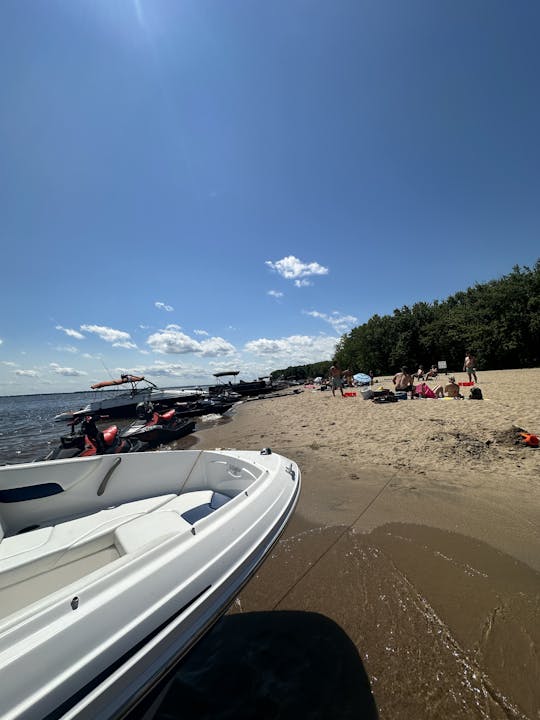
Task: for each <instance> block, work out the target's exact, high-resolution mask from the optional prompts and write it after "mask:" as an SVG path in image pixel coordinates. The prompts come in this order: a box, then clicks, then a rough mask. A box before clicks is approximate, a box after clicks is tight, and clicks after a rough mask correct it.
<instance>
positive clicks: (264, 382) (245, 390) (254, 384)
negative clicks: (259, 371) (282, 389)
mask: <svg viewBox="0 0 540 720" xmlns="http://www.w3.org/2000/svg"><path fill="white" fill-rule="evenodd" d="M239 374H240V371H239V370H226V371H223V372H217V373H214V377H215V378H216V379H217V381H218V384H217V385H210V387H209V388H208V393H209V395H210V397H212V396H213V395H222V394H223V393H224V392H227V391H229V392H234V393H237V394H238V395H240V396H242V397H248V396H253V395H264V394H265V393H269V392H272V391H273V390H274V387H273V385H272V381H271V379H270V378H267V377H264V378H259V379H258V380H252V381H251V382H246V381H245V380H238V381H237V382H234V383H233V382H232V381H230V380H229V382H228V383H225V382H224V381H223V380H222V378H226V377H232V378H236V377H237V376H238V375H239Z"/></svg>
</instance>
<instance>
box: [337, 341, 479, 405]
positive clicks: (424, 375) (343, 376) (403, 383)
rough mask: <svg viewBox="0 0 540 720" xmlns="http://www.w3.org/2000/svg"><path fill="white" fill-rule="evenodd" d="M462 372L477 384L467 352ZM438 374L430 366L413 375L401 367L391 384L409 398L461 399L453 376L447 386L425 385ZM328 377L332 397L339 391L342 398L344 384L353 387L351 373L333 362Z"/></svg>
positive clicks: (433, 367) (371, 375)
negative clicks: (416, 382)
mask: <svg viewBox="0 0 540 720" xmlns="http://www.w3.org/2000/svg"><path fill="white" fill-rule="evenodd" d="M463 372H466V373H467V375H468V378H469V381H470V382H472V381H473V378H474V382H475V383H477V382H478V377H477V375H476V358H475V357H474V355H473V354H472V353H471V352H469V351H467V353H466V354H465V360H464V362H463ZM438 374H439V370H438V368H437V366H436V365H432V366H431V369H430V370H428V371H427V372H424V366H423V365H420V366H419V367H418V370H417V371H416V372H415V373H413V374H411V373H410V371H409V369H408V367H406V366H403V367H402V368H401V371H400V372H398V373H396V374H395V375H394V377H393V378H392V382H393V384H394V388H395V390H396V392H406V393H408V394H409V395H410V397H415V396H416V397H423V398H443V397H449V398H461V397H463V396H462V395H461V393H460V387H459V385H458V383H457V382H456V378H455V377H454V376H453V375H451V376H450V377H449V378H448V384H447V385H442V384H438V385H435V387H433V388H432V387H430V386H429V385H428V384H427V382H426V380H434V379H435V378H437V376H438ZM329 376H330V377H329V384H330V387H331V389H332V395H333V396H334V397H335V395H336V390H339V391H340V393H341V396H342V397H343V385H344V384H345V385H348V386H349V387H352V386H353V385H354V378H353V374H352V372H351V371H350V370H348V369H347V370H343V371H342V370H341V369H340V367H339V364H338V363H337V362H334V363H333V364H332V366H331V367H330V371H329ZM369 376H370V378H371V384H373V379H374V375H373V371H372V370H370V371H369ZM415 381H418V384H415Z"/></svg>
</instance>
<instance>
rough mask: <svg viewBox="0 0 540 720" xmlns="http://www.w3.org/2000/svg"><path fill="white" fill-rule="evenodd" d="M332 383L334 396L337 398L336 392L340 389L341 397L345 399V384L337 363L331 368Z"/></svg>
mask: <svg viewBox="0 0 540 720" xmlns="http://www.w3.org/2000/svg"><path fill="white" fill-rule="evenodd" d="M330 383H331V385H332V395H333V396H334V397H335V396H336V390H337V389H338V388H339V392H340V393H341V397H343V387H342V385H343V383H342V380H341V370H340V369H339V365H338V364H337V363H336V364H335V365H332V367H331V368H330Z"/></svg>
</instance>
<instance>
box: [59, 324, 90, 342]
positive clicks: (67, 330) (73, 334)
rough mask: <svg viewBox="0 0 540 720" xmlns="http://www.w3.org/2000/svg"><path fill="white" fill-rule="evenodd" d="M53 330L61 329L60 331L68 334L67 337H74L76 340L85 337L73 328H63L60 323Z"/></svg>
mask: <svg viewBox="0 0 540 720" xmlns="http://www.w3.org/2000/svg"><path fill="white" fill-rule="evenodd" d="M55 330H61V331H62V332H65V333H66V335H69V337H72V338H75V339H76V340H84V339H85V337H84V335H83V334H82V333H80V332H79V331H78V330H73V329H72V328H65V327H62V326H61V325H57V326H56V328H55Z"/></svg>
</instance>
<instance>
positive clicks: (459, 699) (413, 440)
mask: <svg viewBox="0 0 540 720" xmlns="http://www.w3.org/2000/svg"><path fill="white" fill-rule="evenodd" d="M464 379H466V378H465V377H464V376H463V377H458V380H464ZM479 379H480V387H481V388H482V390H483V393H484V396H485V400H483V401H481V402H480V401H479V402H476V401H468V400H467V401H439V400H414V401H402V402H399V403H396V404H388V405H376V404H374V403H371V402H368V401H363V400H362V399H361V398H360V396H359V395H358V396H357V397H352V398H344V399H343V398H341V397H335V398H334V397H332V395H331V393H330V392H320V391H315V392H312V391H308V390H306V391H305V392H303V393H301V394H298V395H290V396H287V397H277V398H273V399H265V400H258V401H255V402H246V403H244V404H242V405H241V406H240V407H239V409H238V410H237V412H236V414H235V417H234V419H233V420H232V421H230V422H223V423H220V424H218V425H216V426H214V427H213V428H211V429H209V430H204V431H202V432H199V433H197V440H198V442H197V444H196V446H195V447H197V448H201V449H206V448H216V447H220V448H233V447H234V448H238V449H260V448H263V447H271V448H272V449H273V450H274V451H275V452H279V453H282V454H284V455H286V456H288V457H291V458H292V459H294V460H295V461H296V462H297V463H298V464H299V466H300V468H301V470H302V481H303V487H302V495H301V499H300V502H299V504H298V507H297V510H296V513H295V516H294V517H293V519H292V520H291V522H290V524H289V526H288V528H287V530H286V531H285V534H284V536H283V537H282V540H281V541H280V543H279V544H278V545H277V546H276V548H275V550H274V552H273V553H272V555H271V557H270V558H269V559H268V560H267V561H266V562H265V563H264V565H263V566H262V568H261V570H260V571H259V573H258V574H257V575H256V576H255V577H254V578H253V579H252V581H251V582H250V583H249V585H247V586H246V588H245V589H244V590H243V591H242V593H241V595H240V597H239V598H238V599H237V601H236V602H235V604H234V605H233V607H232V608H231V610H230V614H229V616H227V617H226V618H224V619H223V620H222V621H220V622H219V623H218V624H217V625H216V627H215V628H214V630H213V631H212V632H211V633H210V634H209V635H208V636H207V638H204V639H203V641H202V642H201V643H200V645H199V646H198V648H196V653H197V654H195V653H194V654H192V656H190V657H189V658H188V660H187V662H186V664H185V669H184V670H183V671H181V673H180V674H179V675H178V678H177V686H176V691H175V698H176V701H179V702H182V703H185V702H186V698H188V699H190V702H192V705H190V706H189V707H190V708H191V711H192V713H193V715H194V716H196V717H220V718H221V717H224V718H225V717H246V718H247V717H268V718H278V717H279V718H281V717H291V718H293V717H294V718H302V717H310V718H311V717H313V718H339V717H366V718H367V717H373V716H374V715H373V712H374V711H373V708H372V707H371V705H370V701H369V691H368V692H367V694H366V692H365V689H366V683H365V677H366V674H367V678H368V681H369V685H370V687H371V690H372V692H373V696H374V699H375V704H376V708H377V712H378V715H379V717H380V718H385V719H388V720H402V719H403V720H412V719H413V718H455V719H458V720H459V719H465V718H467V719H468V718H493V719H498V718H501V719H502V718H529V719H530V720H533V719H534V718H538V717H540V683H539V681H538V679H539V678H540V659H539V657H540V622H539V621H540V472H539V465H540V450H533V449H531V448H528V447H525V446H523V445H520V444H516V437H517V436H516V430H515V427H514V426H515V425H519V426H520V427H522V428H524V429H527V430H529V431H532V432H536V433H538V432H540V413H539V411H538V407H537V397H538V387H539V385H540V369H534V370H516V371H498V372H489V373H487V372H486V373H479ZM382 385H383V386H385V387H391V385H390V384H389V381H388V379H384V380H383V382H382ZM271 611H272V612H271ZM275 611H282V612H280V613H276V612H275ZM237 617H239V618H240V619H238V620H234V621H233V618H237ZM299 617H302V618H306V621H305V623H302V622H300V621H299ZM277 618H279V629H277V628H276V623H277V622H278V620H277ZM314 618H319V619H321V618H322V619H323V620H324V621H325V622H327V623H328V624H327V625H324V628H325V629H324V632H320V633H318V631H317V628H318V624H317V622H315V621H314ZM310 622H311V624H310ZM234 623H236V625H234V628H235V629H233V630H232V631H231V624H234ZM242 623H243V624H242ZM330 628H331V630H330ZM230 632H233V634H234V633H235V632H236V633H240V635H241V637H243V638H244V640H245V644H244V645H243V646H242V642H241V641H240V640H238V642H237V645H235V652H234V653H231V652H227V651H226V650H225V649H224V648H225V645H227V648H228V650H229V651H230V649H231V642H227V643H226V642H225V638H227V637H229V636H228V635H227V633H230ZM340 633H344V634H345V636H346V637H347V638H348V639H349V640H350V641H351V643H352V645H353V646H354V648H355V650H356V655H355V659H354V662H353V660H352V659H351V658H352V655H350V653H349V654H347V652H345V651H344V650H343V651H342V650H339V651H338V650H337V648H338V647H341V645H340V644H339V642H338V640H336V638H337V637H338V636H339V634H340ZM234 636H235V637H236V635H234ZM314 636H315V637H319V641H320V642H319V645H318V646H317V645H316V644H315V645H316V646H314V643H313V637H314ZM254 638H256V640H254ZM283 638H289V640H290V641H289V642H288V643H287V642H285V641H284V640H283ZM216 643H217V645H219V644H220V643H221V645H222V651H223V653H225V656H224V657H225V658H226V661H225V660H224V658H223V657H222V661H223V662H220V661H219V658H217V657H216V655H214V654H213V652H211V651H210V649H211V648H212V647H214V646H215V644H216ZM336 643H337V644H336ZM317 647H319V648H320V650H319V651H318V650H317ZM330 648H334V650H335V651H336V654H334V655H332V651H331V650H330ZM343 653H344V654H343ZM321 654H324V656H325V658H326V661H323V659H322V658H321V657H320V655H321ZM329 654H330V657H333V660H332V663H331V665H332V667H335V664H336V663H337V664H338V665H339V663H340V662H342V664H343V667H342V670H343V673H345V675H344V677H346V678H347V680H346V682H345V684H344V685H342V684H340V682H339V680H338V679H337V675H336V673H333V672H328V668H327V665H328V662H327V660H328V656H329ZM203 658H206V660H204V659H203ZM209 658H212V660H211V661H210V659H209ZM300 658H303V661H306V659H307V660H309V662H308V665H307V667H309V668H311V674H309V673H308V672H307V671H306V677H305V678H302V682H303V685H302V683H298V682H297V683H296V685H295V686H294V689H292V688H291V687H290V686H289V685H290V677H289V676H288V674H287V672H286V671H283V670H280V669H279V668H280V667H282V668H283V667H284V668H291V667H297V666H298V663H299V662H300ZM339 658H341V660H340V659H339ZM345 658H348V659H347V660H345ZM190 663H191V664H190ZM223 663H225V664H226V665H227V667H228V672H229V674H230V676H231V678H232V677H238V676H241V675H242V674H243V673H245V670H246V664H247V665H249V667H250V668H251V673H250V674H249V678H251V679H250V682H249V683H248V686H247V687H239V686H238V683H237V682H236V683H232V686H234V688H235V694H237V693H238V692H240V693H241V694H242V693H243V695H242V696H243V704H242V708H243V710H242V712H239V711H238V712H237V714H236V715H229V714H227V712H228V710H226V708H229V709H230V707H232V705H231V703H232V702H233V701H232V697H231V698H230V699H229V700H227V696H226V695H225V697H224V698H223V702H222V703H220V705H222V712H223V714H219V713H217V711H216V708H215V707H214V709H213V710H211V711H210V710H209V711H208V714H206V715H205V711H204V708H203V705H204V703H203V701H202V700H201V698H202V697H203V696H204V697H207V695H205V693H204V692H203V691H202V690H201V688H202V687H206V685H205V683H210V685H208V687H211V683H212V678H214V679H215V672H216V671H215V668H218V667H219V668H221V670H220V673H221V676H222V675H223ZM272 663H273V664H272ZM300 664H302V663H300ZM213 668H214V669H213ZM351 673H352V676H354V677H356V678H357V682H356V683H355V682H354V681H353V680H351V677H352V676H351ZM308 675H309V678H310V679H309V680H308V679H307V676H308ZM194 677H196V678H197V682H196V683H195V684H194V682H191V681H192V680H193V678H194ZM295 677H296V679H297V680H298V677H297V676H296V675H295ZM190 678H191V680H190ZM197 683H198V684H197ZM201 683H202V685H201ZM178 685H180V686H181V691H180V690H179V689H178ZM314 688H316V690H314ZM354 688H356V690H354V691H353V689H354ZM362 688H363V692H362V693H360V694H358V692H357V691H359V689H362ZM210 692H211V691H210ZM314 692H315V697H317V698H319V699H318V701H317V703H316V707H315V709H314V708H313V707H312V703H311V701H309V702H308V700H307V698H308V697H309V698H311V699H312V698H313V697H314V695H313V693H314ZM186 693H187V695H186ZM302 697H303V698H304V705H302V702H301V699H302ZM332 698H333V700H332ZM308 709H309V712H308V711H307V710H308ZM242 713H243V714H242ZM162 717H165V715H162Z"/></svg>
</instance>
